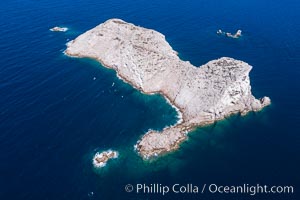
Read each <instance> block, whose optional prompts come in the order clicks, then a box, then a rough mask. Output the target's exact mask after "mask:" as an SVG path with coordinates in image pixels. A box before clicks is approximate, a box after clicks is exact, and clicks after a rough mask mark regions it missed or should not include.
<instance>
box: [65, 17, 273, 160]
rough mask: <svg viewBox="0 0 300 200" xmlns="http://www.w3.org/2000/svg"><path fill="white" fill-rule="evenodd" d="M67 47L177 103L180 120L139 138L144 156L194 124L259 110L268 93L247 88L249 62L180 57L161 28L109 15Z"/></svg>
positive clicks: (169, 145)
mask: <svg viewBox="0 0 300 200" xmlns="http://www.w3.org/2000/svg"><path fill="white" fill-rule="evenodd" d="M65 53H66V54H67V55H69V56H74V57H88V58H93V59H96V60H98V61H99V62H100V63H101V64H102V65H103V66H105V67H107V68H111V69H114V70H115V71H116V72H117V75H118V76H119V77H120V78H121V79H122V80H124V81H125V82H128V83H129V84H131V85H132V86H133V87H135V88H136V89H138V90H140V91H142V92H144V93H147V94H153V93H160V94H161V95H162V96H164V97H165V98H166V99H167V101H168V102H169V103H170V104H171V105H173V106H174V107H176V108H177V111H178V114H179V116H180V118H181V119H180V120H179V121H178V122H177V124H175V125H173V126H171V127H166V128H164V129H163V130H162V131H161V132H159V131H155V130H149V131H148V132H147V133H146V134H145V135H143V136H142V138H141V139H140V140H139V141H138V142H137V144H136V149H137V151H138V153H139V154H140V155H141V156H142V157H143V158H145V159H146V158H149V157H152V156H157V155H160V154H163V153H166V152H169V151H172V150H175V149H177V148H178V147H179V144H180V143H181V142H182V141H184V140H185V139H186V138H187V133H188V132H189V131H191V130H192V129H193V128H195V127H197V126H202V125H206V124H211V123H213V122H215V121H217V120H221V119H224V118H225V117H227V116H229V115H232V114H235V113H241V114H242V115H244V114H246V113H248V112H250V111H259V110H261V109H262V108H263V107H265V106H267V105H269V104H270V103H271V100H270V98H268V97H263V98H261V99H256V98H255V97H254V96H253V95H252V93H251V86H250V79H249V72H250V70H251V69H252V67H251V66H250V65H249V64H247V63H245V62H243V61H240V60H235V59H233V58H228V57H222V58H219V59H216V60H212V61H209V62H208V63H206V64H204V65H202V66H200V67H196V66H193V65H192V64H191V63H190V62H188V61H183V60H181V59H180V58H179V57H178V55H177V52H176V51H174V50H173V49H172V47H171V46H170V45H169V43H168V42H167V41H166V40H165V36H164V35H162V34H161V33H159V32H157V31H155V30H151V29H146V28H143V27H139V26H135V25H133V24H131V23H127V22H125V21H123V20H120V19H110V20H108V21H106V22H104V23H102V24H100V25H98V26H97V27H95V28H93V29H91V30H89V31H87V32H85V33H83V34H82V35H80V36H78V37H77V38H76V39H75V40H73V41H70V42H69V43H68V44H67V49H66V51H65Z"/></svg>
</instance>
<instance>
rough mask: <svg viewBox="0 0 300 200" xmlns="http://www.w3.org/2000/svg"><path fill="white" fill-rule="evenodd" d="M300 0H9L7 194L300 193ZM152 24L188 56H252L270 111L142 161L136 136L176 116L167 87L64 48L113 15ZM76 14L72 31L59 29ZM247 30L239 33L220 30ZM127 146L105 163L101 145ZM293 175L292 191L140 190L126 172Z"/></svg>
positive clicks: (245, 177)
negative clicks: (151, 85)
mask: <svg viewBox="0 0 300 200" xmlns="http://www.w3.org/2000/svg"><path fill="white" fill-rule="evenodd" d="M299 8H300V4H299V2H298V1H294V0H288V1H285V2H282V1H277V0H275V1H263V2H261V1H257V0H254V1H241V2H237V1H233V0H226V1H222V2H220V1H216V0H212V1H207V0H201V1H194V0H192V1H188V2H187V1H169V0H165V1H157V0H154V1H151V2H150V1H144V0H140V1H124V0H119V1H95V0H87V1H84V2H82V1H77V0H75V1H68V0H64V1H57V0H54V1H50V2H49V1H44V0H41V1H36V0H12V1H10V2H8V3H7V2H4V1H3V2H0V18H1V20H0V35H1V37H0V49H1V51H0V55H1V59H0V152H1V154H0V160H1V162H0V199H56V200H59V199H105V200H106V199H222V200H223V199H264V200H265V199H288V200H293V199H299V192H298V190H299V185H300V184H299V183H300V182H299V181H300V177H299V172H298V171H299V161H300V159H299V153H300V145H299V144H300V135H299V128H300V127H299V122H300V121H299V120H300V115H299V113H300V106H299V101H300V94H299V91H300V88H299V87H300V84H299V75H300V70H299V67H300V65H299V61H300V57H299V53H300V39H299V37H298V36H299V32H300V24H299V22H300V21H299V19H300V16H299V13H300V12H299V10H300V9H299ZM113 17H117V18H122V19H124V20H126V21H129V22H132V23H134V24H137V25H141V26H144V27H147V28H153V29H155V30H157V31H159V32H161V33H163V34H164V35H166V39H167V40H168V42H169V43H170V44H171V46H172V47H173V48H174V49H175V50H176V51H178V52H179V55H180V57H181V58H182V59H184V60H189V61H191V63H193V64H194V65H197V66H199V65H201V64H204V63H206V62H207V61H209V60H211V59H216V58H219V57H221V56H229V57H233V58H236V59H241V60H243V61H246V62H248V63H249V64H251V65H252V66H253V70H252V71H251V73H250V79H251V85H252V91H253V93H254V95H255V96H256V97H262V96H264V95H266V96H270V97H271V99H272V105H271V106H270V107H268V108H266V109H264V110H263V111H262V112H259V113H250V114H248V115H247V116H244V117H241V116H239V115H235V116H232V117H230V118H228V119H226V120H223V121H220V122H217V123H215V124H213V125H210V126H206V127H202V128H198V129H197V130H195V131H193V132H192V133H190V135H189V139H188V140H187V141H186V142H184V143H183V144H182V145H181V148H180V149H179V150H178V151H176V152H173V153H171V154H168V155H166V156H164V157H162V158H159V159H157V160H152V161H149V162H145V161H143V160H142V159H140V157H139V156H138V155H137V154H136V152H135V151H134V149H133V145H134V144H135V143H136V141H137V140H138V139H139V138H140V137H141V136H142V135H143V134H144V133H145V132H146V131H147V130H148V129H150V128H151V129H157V130H161V129H162V128H164V127H165V126H167V125H172V124H174V123H175V122H176V121H177V116H176V111H175V110H174V109H173V108H172V107H171V106H170V105H168V104H167V102H166V101H165V100H164V99H163V98H162V97H161V96H159V95H151V96H148V95H144V94H141V93H140V92H139V91H136V90H135V89H133V88H132V87H131V86H130V85H128V84H126V83H124V82H122V81H121V80H119V79H118V78H117V77H116V76H115V72H114V71H112V70H108V69H106V68H103V67H102V66H101V65H100V64H98V63H97V62H95V61H93V60H89V59H75V58H69V57H67V56H65V55H64V54H63V51H64V49H65V43H66V42H68V41H69V40H71V39H74V38H76V37H77V36H78V35H79V34H81V33H83V32H84V31H86V30H88V29H90V28H92V27H94V26H96V25H98V24H99V23H101V22H104V21H105V20H107V19H109V18H113ZM57 25H60V26H67V27H69V29H70V30H69V31H68V32H66V33H54V32H50V31H49V28H51V27H53V26H57ZM218 29H222V30H224V31H229V32H235V31H236V30H237V29H241V30H242V31H243V37H242V38H240V39H239V40H233V39H229V38H225V37H219V36H218V35H216V31H217V30H218ZM109 148H111V149H115V150H117V151H119V153H120V156H119V158H118V159H116V160H112V161H111V162H110V163H109V164H108V166H107V167H106V168H104V169H95V168H94V167H93V165H92V161H91V159H92V157H93V155H94V154H95V152H97V151H101V150H106V149H109ZM129 183H130V184H133V185H136V184H138V183H145V184H154V183H160V184H163V185H173V184H175V183H180V184H183V185H184V184H187V183H192V184H195V185H203V184H205V183H206V184H212V183H216V184H220V185H241V184H244V183H248V184H254V185H255V184H258V183H259V184H268V185H293V186H294V187H295V194H290V195H287V194H285V195H284V194H264V195H263V194H261V195H256V196H254V197H253V196H249V195H245V194H241V195H238V194H232V195H224V194H223V195H217V194H209V193H204V194H198V195H194V194H181V195H178V194H168V195H165V196H162V195H160V194H150V195H143V194H136V193H134V192H132V193H126V192H125V191H124V187H125V185H126V184H129Z"/></svg>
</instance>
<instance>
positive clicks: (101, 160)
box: [93, 150, 118, 167]
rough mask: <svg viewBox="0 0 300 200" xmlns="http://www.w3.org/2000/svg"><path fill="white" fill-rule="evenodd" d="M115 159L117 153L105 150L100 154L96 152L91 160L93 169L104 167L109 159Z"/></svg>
mask: <svg viewBox="0 0 300 200" xmlns="http://www.w3.org/2000/svg"><path fill="white" fill-rule="evenodd" d="M117 157H118V152H117V151H112V150H107V151H103V152H101V153H99V152H97V153H96V154H95V156H94V158H93V164H94V166H95V167H104V166H106V163H107V162H108V161H109V160H110V159H114V158H117Z"/></svg>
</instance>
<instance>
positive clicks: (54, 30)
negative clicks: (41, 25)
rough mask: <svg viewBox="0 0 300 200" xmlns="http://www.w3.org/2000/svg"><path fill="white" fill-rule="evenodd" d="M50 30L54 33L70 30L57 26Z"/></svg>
mask: <svg viewBox="0 0 300 200" xmlns="http://www.w3.org/2000/svg"><path fill="white" fill-rule="evenodd" d="M49 30H50V31H53V32H66V31H68V28H67V27H59V26H55V27H53V28H50V29H49Z"/></svg>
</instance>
